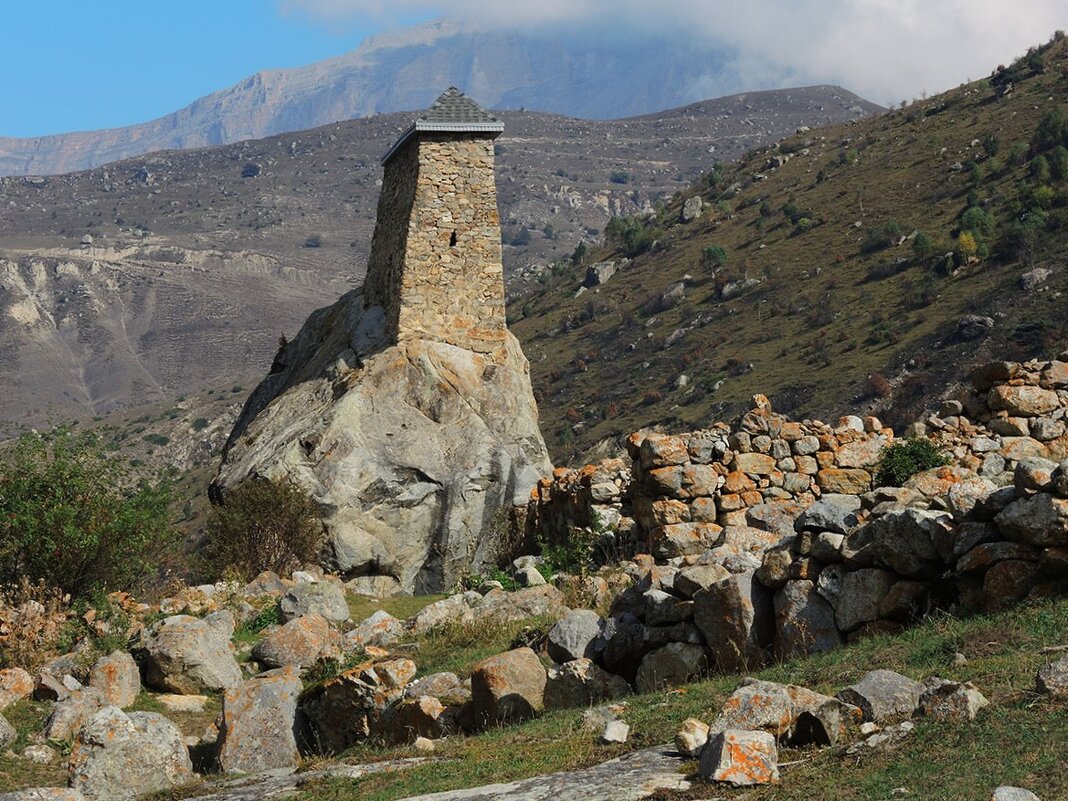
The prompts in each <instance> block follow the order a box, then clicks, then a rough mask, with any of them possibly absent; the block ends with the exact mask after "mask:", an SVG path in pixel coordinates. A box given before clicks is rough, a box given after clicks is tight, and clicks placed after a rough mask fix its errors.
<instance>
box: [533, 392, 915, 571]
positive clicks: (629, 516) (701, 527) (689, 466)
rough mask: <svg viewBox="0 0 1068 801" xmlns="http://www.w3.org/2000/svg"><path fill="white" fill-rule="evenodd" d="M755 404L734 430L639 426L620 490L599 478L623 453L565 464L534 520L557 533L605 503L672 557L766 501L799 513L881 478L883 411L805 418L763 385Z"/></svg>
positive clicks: (889, 434)
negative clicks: (775, 404) (776, 403)
mask: <svg viewBox="0 0 1068 801" xmlns="http://www.w3.org/2000/svg"><path fill="white" fill-rule="evenodd" d="M754 404H755V408H754V409H753V410H752V411H750V412H748V413H747V414H746V415H744V416H743V417H742V419H741V421H740V422H739V424H738V426H737V428H736V429H734V430H732V429H731V428H730V427H729V426H727V425H726V424H724V423H717V424H715V425H714V426H713V427H711V428H709V429H707V430H703V431H694V432H690V433H687V434H675V435H672V434H655V433H647V432H638V433H635V434H632V435H631V436H630V438H629V439H628V441H627V447H628V451H629V455H630V457H631V459H632V460H633V461H632V469H631V470H630V480H629V481H627V480H622V479H620V480H618V481H617V482H616V483H618V484H619V485H620V486H621V488H620V490H619V492H618V495H617V496H613V495H612V494H611V493H610V492H609V491H608V490H609V485H608V483H607V482H604V481H599V480H597V476H598V475H600V474H604V473H616V472H618V468H617V467H616V465H615V464H614V460H613V461H606V462H602V463H601V464H600V465H596V466H587V467H584V468H580V469H578V470H557V471H556V473H555V474H554V476H553V478H552V479H544V480H543V481H542V482H541V483H540V484H539V486H538V488H537V489H536V491H535V497H534V499H533V501H532V514H531V520H532V521H534V525H538V526H542V527H543V531H542V536H543V537H545V538H548V539H550V540H552V539H554V538H559V537H561V536H563V535H564V534H565V533H566V527H567V526H580V527H585V526H587V525H588V523H587V522H586V521H587V520H588V519H590V517H591V512H596V513H597V516H598V517H599V518H600V519H602V520H606V519H607V520H620V521H621V525H622V529H623V530H624V532H629V536H630V537H631V540H632V541H631V542H630V543H627V545H628V546H629V548H631V549H633V551H635V552H647V553H652V554H654V555H656V556H658V557H660V558H672V557H677V556H683V555H688V554H693V553H699V552H701V551H703V550H706V549H707V548H709V547H711V543H713V542H715V541H716V540H717V539H718V538H719V535H720V533H721V532H722V531H723V529H724V527H726V526H731V525H743V526H744V525H747V524H748V519H749V518H750V517H751V516H752V515H753V514H754V513H753V512H752V511H751V510H753V509H755V508H757V507H760V508H766V507H768V505H769V504H782V505H783V506H782V509H785V510H791V511H793V512H794V513H795V514H796V513H798V512H800V511H801V509H803V508H804V507H806V506H808V505H809V504H811V503H813V502H814V501H815V500H816V499H817V498H819V497H820V496H821V495H823V494H825V493H836V494H851V495H860V494H862V493H865V492H868V491H869V490H870V489H871V488H872V471H873V470H874V468H875V466H876V465H877V464H878V462H879V459H880V458H881V455H882V451H883V449H884V448H885V447H886V446H887V445H888V444H889V443H890V442H892V441H893V436H894V435H893V431H892V430H891V429H889V428H885V427H884V426H883V425H882V423H881V422H880V421H879V420H878V418H875V417H867V418H863V419H862V418H860V417H855V416H849V417H843V418H842V419H841V420H839V421H838V425H837V426H831V425H829V424H827V423H823V422H820V421H819V420H804V421H802V422H795V421H792V420H789V419H787V418H786V417H784V416H783V415H780V414H776V413H775V412H774V411H772V409H771V405H770V403H769V402H768V400H767V398H765V397H764V396H762V395H758V396H756V397H755V398H754ZM594 486H597V487H598V491H597V492H596V493H595V492H594V491H593V488H594ZM616 510H618V511H616ZM760 513H761V512H760V511H759V510H758V511H757V512H755V514H757V515H759V514H760ZM776 514H783V512H782V511H779V512H776ZM617 525H619V524H617ZM624 536H626V535H624Z"/></svg>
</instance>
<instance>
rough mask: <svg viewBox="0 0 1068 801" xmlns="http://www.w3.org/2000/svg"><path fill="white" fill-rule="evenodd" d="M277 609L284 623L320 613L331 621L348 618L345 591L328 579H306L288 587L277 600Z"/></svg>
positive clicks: (341, 620) (340, 620) (338, 621)
mask: <svg viewBox="0 0 1068 801" xmlns="http://www.w3.org/2000/svg"><path fill="white" fill-rule="evenodd" d="M278 610H279V611H280V612H281V613H282V620H283V621H285V622H286V623H288V622H289V621H291V620H296V619H297V618H298V617H303V616H304V615H321V616H322V617H324V618H325V619H326V620H328V621H330V622H331V623H344V622H345V621H346V620H348V619H349V605H348V603H347V602H346V601H345V591H344V590H343V589H341V587H339V586H337V585H336V584H332V583H330V582H329V581H317V582H315V583H312V582H310V581H308V582H303V583H301V584H297V585H295V586H293V587H290V588H289V590H287V591H286V594H285V595H283V596H282V598H281V599H280V600H279V601H278Z"/></svg>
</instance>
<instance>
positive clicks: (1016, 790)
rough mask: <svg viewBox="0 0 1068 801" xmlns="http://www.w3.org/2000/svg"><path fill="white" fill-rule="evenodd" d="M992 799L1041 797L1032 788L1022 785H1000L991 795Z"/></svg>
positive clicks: (1010, 800)
mask: <svg viewBox="0 0 1068 801" xmlns="http://www.w3.org/2000/svg"><path fill="white" fill-rule="evenodd" d="M990 801H1040V799H1039V797H1038V796H1037V795H1035V794H1034V793H1032V792H1031V791H1030V790H1025V789H1024V788H1022V787H1009V786H1007V785H1006V786H1003V787H999V788H998V789H996V790H995V791H994V794H993V795H992V796H990Z"/></svg>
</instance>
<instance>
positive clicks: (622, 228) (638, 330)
mask: <svg viewBox="0 0 1068 801" xmlns="http://www.w3.org/2000/svg"><path fill="white" fill-rule="evenodd" d="M1066 107H1068V42H1065V41H1064V40H1063V38H1062V37H1061V36H1060V35H1059V34H1058V35H1057V36H1055V37H1054V38H1053V40H1051V42H1050V43H1049V44H1048V45H1046V46H1044V47H1042V48H1039V49H1037V50H1035V51H1032V52H1031V53H1029V54H1028V55H1027V56H1025V57H1023V58H1022V59H1020V60H1019V61H1018V62H1016V63H1015V64H1013V65H1011V67H1009V68H1007V69H1006V68H1004V67H999V71H997V72H996V73H995V74H994V75H993V76H992V77H991V78H990V79H984V80H981V81H977V82H975V83H971V84H967V85H962V86H960V87H958V88H956V89H953V90H950V91H948V92H945V93H944V94H941V95H938V96H936V97H933V98H929V99H925V100H917V101H914V102H912V103H911V104H907V105H905V106H903V107H902V108H900V109H897V110H892V111H890V112H888V113H886V114H883V115H881V116H878V117H874V118H868V119H865V120H860V121H857V122H854V123H849V124H847V125H840V126H835V127H830V128H824V129H821V130H815V131H805V130H803V129H802V130H801V131H799V133H798V134H797V135H796V136H794V137H791V138H789V139H786V140H784V141H782V142H780V143H779V144H778V145H777V146H775V147H771V148H767V149H760V150H756V151H753V152H751V153H749V154H748V155H747V156H746V157H745V158H744V159H742V160H741V161H740V162H738V163H737V164H735V165H730V166H727V165H723V166H721V167H720V168H719V169H717V170H715V171H713V172H710V173H708V174H706V175H705V176H703V177H702V178H701V179H700V180H699V181H697V182H696V183H695V184H694V185H693V186H692V187H691V188H690V190H688V191H687V192H683V193H681V194H679V195H677V196H676V197H675V198H674V199H673V200H672V201H671V202H670V203H668V204H666V205H664V206H663V207H662V208H660V209H659V210H658V212H657V213H656V214H655V215H652V216H649V217H644V218H629V219H617V220H615V221H613V222H612V223H611V224H610V225H609V226H608V228H607V229H606V234H607V238H606V242H605V244H604V245H603V246H602V247H601V248H600V249H599V250H594V251H591V252H588V253H576V254H575V258H574V259H571V260H567V261H563V262H560V263H558V265H557V266H556V269H555V271H554V272H555V275H554V278H553V280H552V282H551V285H550V287H549V289H548V291H546V292H545V293H544V294H543V295H542V296H540V297H538V298H536V299H533V300H530V301H528V302H526V303H525V304H523V306H522V308H521V309H513V310H512V313H513V317H514V318H515V319H514V321H513V328H514V330H515V331H516V333H517V335H518V336H519V337H520V339H521V340H522V341H523V343H524V347H525V349H526V352H527V355H528V357H529V358H530V360H531V363H532V369H533V374H534V380H535V392H536V393H537V396H538V400H539V403H540V405H541V411H542V420H543V429H544V430H545V434H546V437H547V439H548V440H549V443H550V448H551V449H552V450H553V451H554V455H555V457H556V459H557V461H558V462H559V461H561V460H563V459H567V458H568V457H571V458H575V457H576V455H577V454H579V453H588V452H589V450H590V449H591V448H593V447H594V446H595V445H597V443H599V442H604V441H605V440H609V441H611V440H613V439H615V438H618V437H619V436H620V435H625V434H626V433H628V432H630V431H633V430H635V429H636V428H638V427H640V426H642V425H651V424H659V425H662V426H665V427H671V428H679V429H683V430H686V429H692V428H696V427H699V426H701V425H706V424H708V423H710V422H711V421H712V420H714V419H717V418H721V419H722V418H725V417H728V416H730V415H731V414H733V413H736V412H738V411H740V410H741V407H742V405H743V403H744V402H745V401H747V400H748V398H749V397H750V396H751V395H752V394H753V393H754V392H763V393H766V394H768V395H769V396H771V398H772V401H773V403H774V405H775V407H776V408H777V409H779V410H782V411H784V412H788V413H791V414H792V415H794V416H795V417H800V416H803V415H805V414H808V413H810V412H812V411H814V410H816V409H819V410H821V412H823V413H824V414H829V413H832V412H835V411H845V410H848V409H857V408H861V407H863V408H866V409H867V408H871V409H873V410H875V411H877V412H879V413H881V414H883V415H884V417H885V419H886V420H888V421H889V422H891V423H893V424H895V425H900V424H901V423H902V422H903V421H904V420H906V419H907V418H908V416H909V415H910V414H913V413H915V412H916V411H917V410H919V409H920V408H922V407H923V406H925V405H927V404H929V403H930V401H931V400H932V398H933V397H937V396H938V395H940V394H942V393H948V392H951V391H952V389H951V388H952V385H953V384H954V382H956V381H957V380H958V379H959V378H960V377H962V375H963V373H964V371H965V370H966V369H967V367H968V366H969V365H970V364H972V363H974V362H976V361H978V360H980V359H981V358H983V357H984V356H989V355H991V354H997V355H999V356H1001V357H1003V358H1005V357H1007V358H1027V357H1030V356H1033V355H1038V354H1042V353H1046V354H1049V353H1055V352H1056V350H1057V349H1058V348H1059V347H1061V346H1063V344H1064V342H1065V335H1064V330H1065V329H1064V323H1065V317H1066V311H1065V305H1064V303H1063V298H1062V292H1063V290H1064V288H1065V282H1066V281H1068V273H1066V272H1065V271H1064V270H1063V269H1062V268H1061V265H1062V264H1063V262H1064V257H1065V254H1066V251H1068V238H1066V236H1065V228H1064V223H1065V221H1066V220H1068V207H1066V204H1068V181H1066V178H1068V151H1066V150H1065V145H1068V141H1064V123H1063V119H1064V118H1063V113H1064V112H1063V109H1064V108H1066ZM693 197H700V198H701V199H702V205H703V210H702V213H701V214H700V215H699V216H698V217H697V218H696V219H695V220H693V221H691V222H688V223H684V222H682V219H683V214H682V210H683V205H684V203H685V202H686V200H688V199H690V198H693ZM692 205H693V202H691V206H692ZM625 259H629V262H625V261H624V260H625ZM604 260H612V261H615V262H616V266H617V267H618V268H619V269H618V271H617V272H616V273H615V274H614V275H613V276H612V277H611V278H610V279H609V280H608V281H607V283H605V284H603V285H601V286H597V287H594V288H591V289H588V290H585V291H581V290H580V285H581V284H582V283H583V280H584V277H585V275H586V270H587V267H588V265H590V264H592V263H596V262H600V261H604ZM1046 270H1048V271H1049V272H1046ZM684 376H685V377H684Z"/></svg>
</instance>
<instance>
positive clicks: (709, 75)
mask: <svg viewBox="0 0 1068 801" xmlns="http://www.w3.org/2000/svg"><path fill="white" fill-rule="evenodd" d="M730 57H731V53H730V52H729V51H728V50H726V49H725V48H723V47H722V46H719V45H712V44H709V43H707V42H702V41H700V40H698V39H696V38H692V39H691V38H690V37H687V36H685V35H679V34H677V33H676V34H670V33H649V34H647V35H644V36H641V37H621V36H619V35H615V34H608V33H606V32H603V31H602V32H598V31H595V30H590V31H586V30H583V31H571V32H561V31H560V30H553V31H540V30H530V29H524V30H522V31H516V32H509V31H486V30H479V29H477V28H473V27H471V26H468V25H459V24H456V23H451V22H443V21H438V22H430V23H425V24H422V25H416V26H412V27H408V28H401V29H399V30H396V31H390V32H388V33H385V34H382V35H379V36H375V37H371V38H369V39H367V40H366V41H364V42H363V44H361V45H360V46H359V47H358V48H357V49H356V50H353V51H352V52H351V53H347V54H345V55H343V56H339V57H337V58H332V59H328V60H326V61H321V62H317V63H314V64H310V65H307V66H304V67H297V68H293V69H276V70H267V71H264V72H258V73H256V74H255V75H252V76H250V77H249V78H247V79H245V80H244V81H242V82H241V83H239V84H236V85H234V86H231V87H229V88H227V89H223V90H221V91H218V92H214V93H213V94H210V95H207V96H205V97H202V98H200V99H199V100H197V101H195V102H193V103H192V104H190V105H189V106H186V107H185V108H183V109H180V110H178V111H176V112H174V113H172V114H168V115H167V116H164V117H160V118H159V119H156V120H152V121H149V122H145V123H141V124H139V125H132V126H128V127H125V128H114V129H109V130H100V131H84V132H77V133H64V134H59V135H55V136H41V137H35V138H29V139H12V138H6V139H5V138H2V137H0V175H48V174H55V173H62V172H68V171H70V170H80V169H86V168H89V167H94V166H97V165H100V164H105V163H107V162H110V161H116V160H118V159H124V158H130V157H132V156H136V155H140V154H142V153H149V152H152V151H156V150H171V149H178V148H181V149H184V148H192V147H205V146H210V145H221V144H227V143H231V142H237V141H241V140H244V139H255V138H259V137H264V136H270V135H273V134H277V133H282V132H285V131H299V130H304V129H307V128H312V127H315V126H318V125H325V124H328V123H332V122H337V121H339V120H348V119H353V118H356V117H365V116H369V115H372V114H378V113H387V112H395V111H401V110H404V109H413V108H425V107H426V106H427V105H429V103H430V101H432V100H433V99H434V98H435V97H436V96H437V95H438V94H439V93H440V91H441V90H442V89H444V88H445V86H447V85H448V84H450V83H451V84H455V85H457V86H460V87H462V88H463V89H464V90H465V91H467V92H469V93H470V94H471V95H472V96H473V97H477V98H478V99H479V101H480V102H482V103H483V104H486V105H487V106H488V107H493V108H507V109H519V108H524V107H526V108H537V109H540V110H543V111H547V112H552V113H556V114H567V115H571V116H578V117H592V118H599V119H608V118H618V117H625V116H629V115H634V114H643V113H648V112H651V111H655V110H659V109H665V108H671V107H674V106H679V105H682V104H684V103H687V102H690V101H693V100H696V99H699V98H702V97H710V96H720V95H725V94H728V93H731V92H737V91H740V90H742V89H752V88H755V87H754V86H753V84H752V81H751V80H749V79H748V78H746V77H744V76H741V75H739V74H738V73H737V71H736V70H735V69H734V68H733V67H732V66H731V65H730ZM782 84H783V81H780V82H778V84H775V83H764V84H762V86H763V87H767V86H774V85H780V86H781V85H782ZM756 88H760V87H756ZM0 133H2V132H0Z"/></svg>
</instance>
